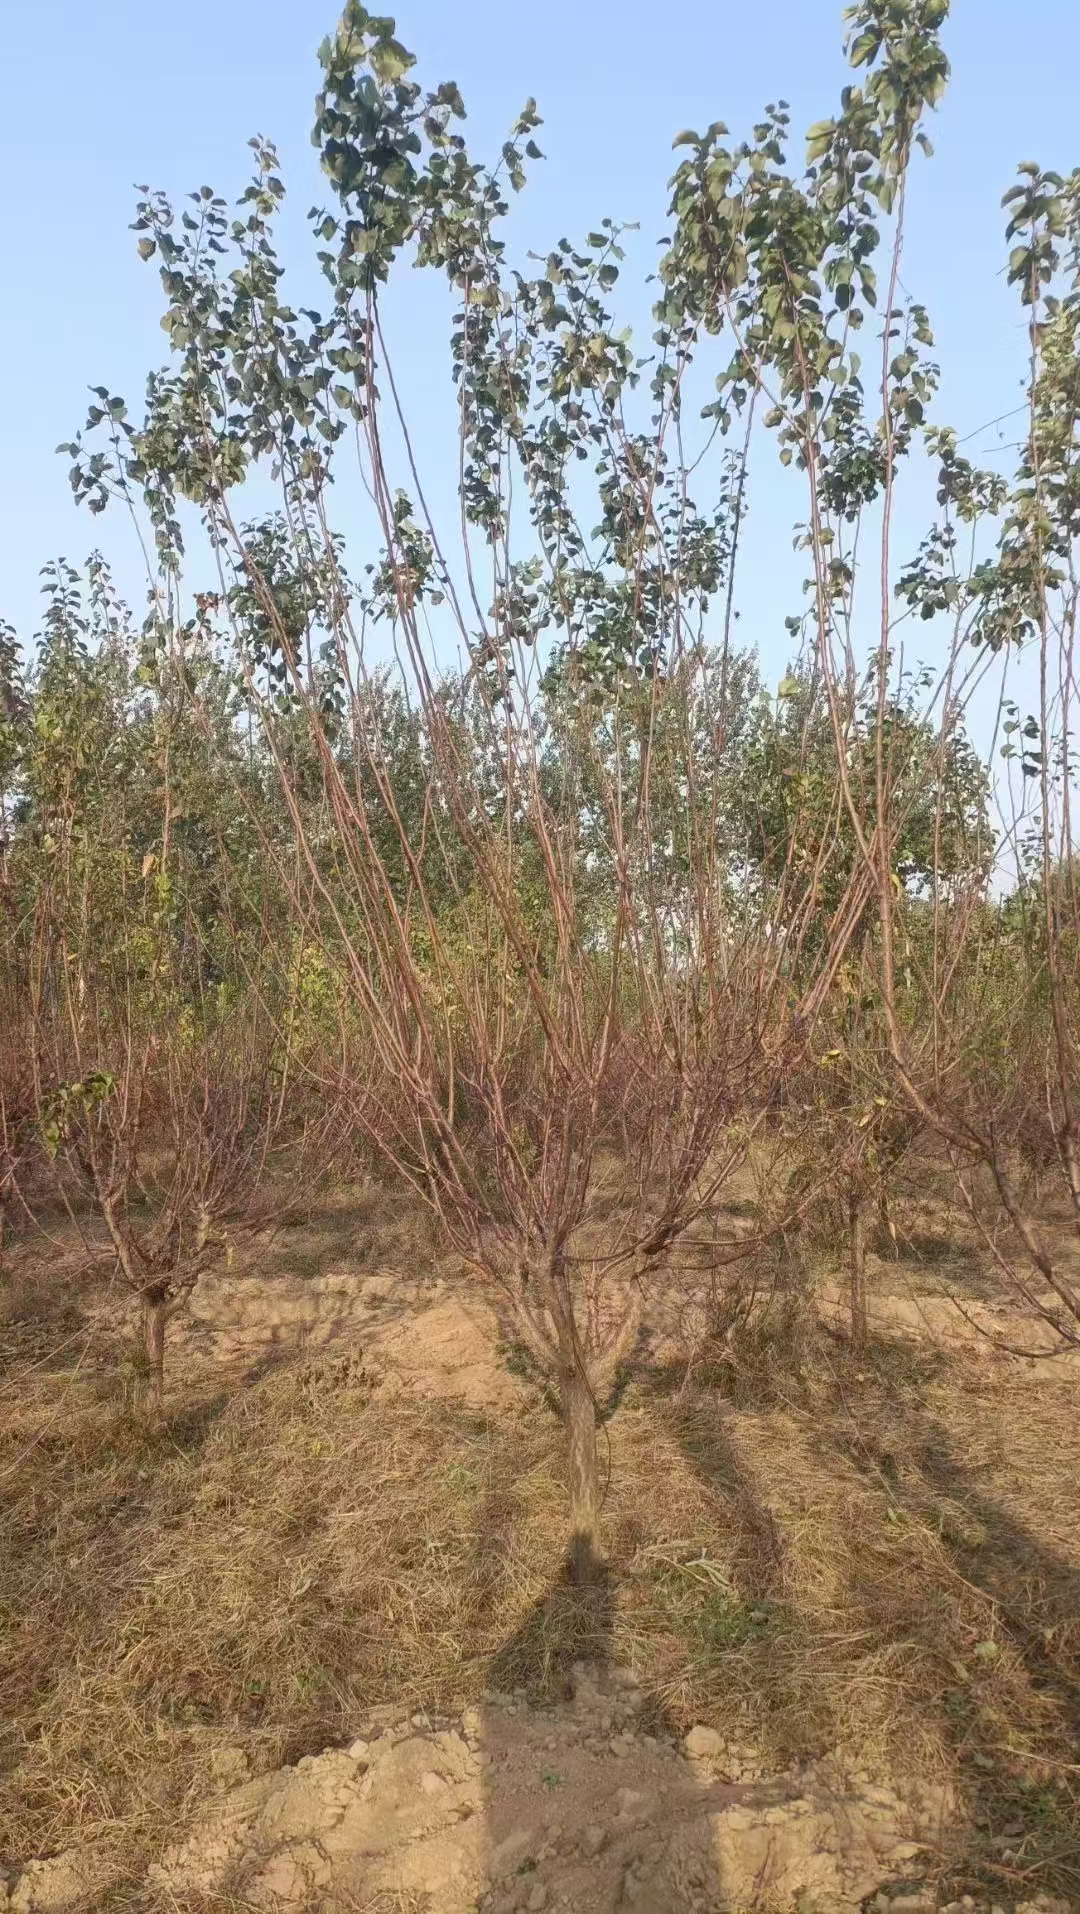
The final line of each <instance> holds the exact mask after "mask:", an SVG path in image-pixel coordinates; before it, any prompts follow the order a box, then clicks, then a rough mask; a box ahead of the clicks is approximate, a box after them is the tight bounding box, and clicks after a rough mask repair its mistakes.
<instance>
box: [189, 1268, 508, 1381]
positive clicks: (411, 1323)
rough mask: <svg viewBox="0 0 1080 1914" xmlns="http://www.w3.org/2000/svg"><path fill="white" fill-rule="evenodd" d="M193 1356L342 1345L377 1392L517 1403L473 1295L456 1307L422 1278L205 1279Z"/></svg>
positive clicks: (486, 1315)
mask: <svg viewBox="0 0 1080 1914" xmlns="http://www.w3.org/2000/svg"><path fill="white" fill-rule="evenodd" d="M185 1334H186V1339H187V1342H188V1344H189V1346H190V1352H191V1353H192V1354H194V1353H196V1352H198V1353H200V1354H202V1355H203V1356H205V1357H209V1358H210V1359H211V1360H213V1361H214V1362H223V1363H235V1362H236V1361H238V1360H242V1359H244V1358H247V1359H250V1358H252V1357H259V1356H261V1355H265V1354H266V1353H268V1352H271V1351H273V1352H274V1353H275V1354H280V1355H283V1356H284V1355H289V1354H294V1353H297V1352H300V1351H317V1350H320V1349H323V1348H325V1347H327V1345H329V1344H332V1343H335V1342H337V1341H339V1340H341V1339H344V1340H346V1341H349V1342H351V1343H355V1344H358V1345H360V1346H361V1347H362V1348H363V1352H364V1360H365V1364H367V1365H368V1366H370V1368H371V1370H372V1379H373V1381H374V1382H375V1383H376V1385H377V1386H380V1387H382V1388H384V1389H386V1390H388V1391H394V1390H395V1389H403V1390H405V1391H406V1392H407V1393H408V1394H410V1395H416V1396H421V1397H424V1398H425V1399H427V1400H434V1399H435V1398H438V1397H442V1398H445V1399H448V1400H455V1399H456V1400H458V1401H464V1402H469V1403H472V1404H474V1405H476V1406H477V1407H484V1408H491V1407H492V1406H497V1405H498V1404H499V1403H508V1402H510V1401H513V1400H515V1399H517V1398H518V1397H519V1395H520V1385H519V1384H518V1383H516V1382H515V1380H514V1378H513V1377H512V1376H511V1375H509V1373H508V1372H507V1370H506V1369H504V1368H503V1367H502V1365H501V1364H500V1363H499V1361H498V1359H497V1356H496V1354H495V1351H496V1349H497V1347H498V1344H499V1326H498V1323H497V1321H496V1319H495V1316H494V1313H493V1312H492V1310H491V1309H490V1308H489V1307H488V1306H487V1304H486V1303H485V1302H484V1301H483V1300H482V1299H481V1298H480V1297H479V1296H476V1295H470V1296H469V1297H468V1299H467V1300H466V1299H463V1298H462V1296H461V1294H460V1292H459V1293H457V1294H454V1295H451V1294H448V1293H447V1291H446V1287H445V1285H444V1284H443V1283H442V1282H440V1281H438V1280H437V1279H433V1278H432V1277H431V1276H430V1274H428V1273H425V1274H424V1275H423V1276H421V1277H413V1278H410V1277H408V1276H405V1275H402V1274H401V1272H399V1271H394V1270H375V1271H372V1270H348V1269H340V1270H330V1271H328V1272H327V1273H326V1274H325V1275H322V1276H310V1277H297V1276H289V1275H282V1274H275V1275H273V1276H269V1277H263V1276H258V1275H252V1276H227V1277H214V1276H208V1277H204V1278H203V1280H202V1282H201V1283H200V1284H199V1285H198V1287H197V1289H196V1290H195V1292H194V1294H193V1296H192V1299H191V1304H190V1310H189V1314H188V1317H187V1319H186V1322H185V1323H184V1326H183V1330H182V1331H181V1335H185Z"/></svg>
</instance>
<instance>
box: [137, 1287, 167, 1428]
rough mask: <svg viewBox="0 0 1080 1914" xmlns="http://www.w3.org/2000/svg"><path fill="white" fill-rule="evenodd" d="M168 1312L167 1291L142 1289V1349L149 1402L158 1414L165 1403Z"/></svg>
mask: <svg viewBox="0 0 1080 1914" xmlns="http://www.w3.org/2000/svg"><path fill="white" fill-rule="evenodd" d="M168 1313H169V1299H168V1292H167V1291H166V1290H164V1289H160V1288H155V1289H144V1290H143V1291H142V1332H143V1349H144V1352H145V1355H146V1362H147V1367H148V1369H149V1372H150V1404H151V1407H152V1409H153V1411H154V1414H155V1415H160V1414H161V1412H162V1409H163V1407H164V1403H165V1324H166V1321H167V1319H168Z"/></svg>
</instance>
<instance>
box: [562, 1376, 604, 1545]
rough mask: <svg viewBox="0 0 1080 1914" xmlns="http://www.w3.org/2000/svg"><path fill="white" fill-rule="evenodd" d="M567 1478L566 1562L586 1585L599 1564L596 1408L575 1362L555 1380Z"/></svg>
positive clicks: (598, 1473)
mask: <svg viewBox="0 0 1080 1914" xmlns="http://www.w3.org/2000/svg"><path fill="white" fill-rule="evenodd" d="M559 1397H560V1401H561V1405H562V1418H563V1425H564V1427H565V1429H566V1447H567V1458H568V1463H569V1476H570V1547H569V1551H568V1562H569V1567H570V1574H571V1577H572V1579H573V1580H574V1581H575V1582H587V1581H590V1580H591V1579H592V1576H593V1572H594V1570H595V1568H596V1566H597V1564H598V1562H599V1548H598V1543H599V1532H600V1466H599V1460H598V1456H597V1447H596V1408H595V1404H594V1402H593V1396H592V1391H591V1389H590V1388H589V1384H588V1380H587V1378H586V1376H585V1375H584V1373H583V1371H582V1368H581V1365H580V1363H579V1362H574V1363H572V1364H568V1365H567V1366H566V1367H565V1368H564V1369H563V1371H562V1374H561V1377H560V1381H559Z"/></svg>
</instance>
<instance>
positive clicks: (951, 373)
mask: <svg viewBox="0 0 1080 1914" xmlns="http://www.w3.org/2000/svg"><path fill="white" fill-rule="evenodd" d="M840 15H841V7H840V5H839V4H838V0H758V4H757V5H756V6H753V7H748V6H746V4H745V0H737V3H736V0H681V3H680V4H677V5H669V6H667V7H664V8H646V7H645V6H644V5H642V4H641V0H548V4H547V5H546V6H544V7H527V8H521V7H518V8H510V7H507V6H506V5H504V4H499V3H498V0H469V3H468V4H467V5H466V6H464V7H458V8H454V9H451V8H447V7H445V6H440V5H437V4H436V3H435V0H412V4H411V5H410V6H409V7H408V8H407V9H403V10H401V11H399V13H398V31H399V34H400V36H401V37H402V39H404V41H405V43H406V44H407V45H409V46H410V47H411V48H412V49H413V50H414V51H415V52H416V53H417V54H418V55H419V57H420V65H419V69H418V72H419V77H420V78H421V79H422V80H424V81H425V82H427V83H431V84H434V83H436V82H437V81H439V80H441V79H444V78H453V79H456V80H457V81H458V83H459V85H460V87H461V89H462V92H463V94H464V96H465V100H466V104H467V106H468V109H469V125H468V129H467V130H468V132H469V135H470V140H471V141H472V142H475V144H476V147H477V148H478V150H481V151H482V150H492V149H493V148H494V147H495V146H496V144H497V142H498V141H499V140H500V139H501V137H502V134H503V131H504V129H505V128H506V126H507V125H508V123H509V121H510V120H511V119H512V118H513V116H514V115H515V113H516V112H517V110H518V108H519V107H520V105H521V104H522V102H523V101H524V99H525V97H526V96H527V95H528V94H530V93H531V94H534V95H535V96H536V98H537V101H538V105H539V109H540V111H541V113H542V114H543V116H544V122H545V124H544V127H543V129H542V132H541V133H540V135H539V138H540V143H541V145H542V147H543V149H544V152H545V154H546V156H547V157H546V161H545V163H544V165H542V166H540V167H537V168H536V169H535V171H534V175H533V180H532V183H531V184H530V186H529V189H528V191H527V193H526V194H525V196H524V198H523V200H522V202H521V203H520V205H519V206H518V208H517V209H516V211H517V230H518V238H519V243H520V244H523V245H530V246H535V247H537V248H540V247H542V248H543V249H544V250H546V249H547V246H548V245H549V244H550V243H551V242H552V241H554V240H556V239H557V238H558V237H559V236H560V235H561V234H563V233H567V234H569V235H570V236H573V234H574V233H576V232H583V231H585V230H586V229H588V228H589V227H590V226H594V225H595V224H596V222H597V220H598V219H599V218H600V217H601V216H602V215H604V214H610V215H612V216H613V217H615V218H617V219H626V220H634V219H637V220H640V222H641V236H640V240H639V241H638V242H637V243H636V248H635V250H636V255H637V257H638V258H639V260H640V262H641V270H642V272H644V271H645V270H647V267H648V264H649V263H651V257H652V252H651V248H652V243H653V241H654V239H655V238H656V237H657V236H658V235H659V234H660V233H662V232H663V231H664V229H665V219H664V207H665V183H666V180H667V178H668V175H669V173H670V171H671V168H672V164H673V159H672V153H671V141H672V137H673V136H674V134H676V133H677V132H678V131H679V130H680V129H681V128H683V127H686V126H691V127H693V126H702V125H705V124H707V123H708V122H709V121H711V120H713V119H716V118H722V119H724V120H726V121H727V123H728V125H729V126H730V127H731V129H732V132H733V134H736V135H738V134H740V133H741V132H742V131H743V129H744V128H745V127H746V126H747V125H748V124H749V123H750V122H751V121H752V120H753V119H754V118H755V117H756V116H757V113H758V111H759V109H760V107H761V105H762V104H763V103H764V102H765V101H766V100H772V99H776V98H778V97H784V98H786V99H788V100H789V101H790V102H791V104H792V107H793V109H794V120H795V124H796V126H797V127H801V126H804V125H806V124H809V123H810V122H811V121H813V120H815V119H818V118H821V117H823V116H827V115H828V114H829V112H830V111H831V110H832V107H833V104H834V101H835V99H836V95H837V91H838V88H839V86H840V85H841V84H842V82H843V77H844V71H845V69H844V67H843V62H842V57H841V53H840V42H841V20H840ZM333 20H334V8H333V0H330V4H329V5H326V6H324V5H323V4H322V0H184V4H183V5H182V6H169V7H166V6H163V5H162V4H161V0H98V4H97V5H96V6H93V7H88V6H87V5H86V4H85V0H78V4H76V3H75V0H53V5H52V6H51V7H50V8H49V9H48V10H38V9H33V8H29V7H25V6H23V7H17V8H13V9H11V10H10V14H9V19H8V21H7V27H6V34H5V49H4V55H5V57H4V61H3V69H2V72H0V181H2V182H3V184H2V187H0V192H2V195H3V226H2V231H3V236H4V247H5V257H6V260H7V263H8V272H7V275H6V284H7V288H8V291H7V296H6V299H5V300H4V302H3V305H2V309H0V363H2V364H3V366H4V369H5V375H6V386H7V392H6V405H5V413H6V431H5V450H6V457H5V459H4V461H3V466H2V468H0V486H2V488H3V497H2V501H0V504H2V511H0V527H2V532H0V615H4V616H7V617H8V618H10V619H12V621H13V622H15V624H16V626H17V628H18V629H19V630H20V631H21V632H22V633H23V634H24V635H26V636H29V634H30V633H31V632H32V631H33V629H34V628H35V625H36V622H37V617H38V601H37V573H38V569H39V567H40V566H41V564H42V563H43V562H44V561H45V560H46V559H47V558H49V557H51V556H54V555H56V554H59V553H63V554H64V555H66V556H67V557H69V558H70V559H72V560H73V561H76V562H78V561H79V560H81V559H82V558H83V557H84V556H85V554H86V552H87V551H88V550H89V549H91V548H92V546H93V545H94V544H95V543H100V544H101V545H102V546H103V548H104V549H105V550H106V552H107V554H108V555H109V556H110V557H113V558H114V560H115V562H116V566H117V571H118V575H119V577H120V580H121V582H122V583H123V584H124V585H125V587H126V588H127V589H129V590H130V591H131V592H132V594H133V596H136V598H137V597H138V591H139V585H138V573H137V570H136V568H135V565H134V559H133V554H132V552H131V549H130V546H129V545H128V543H127V537H126V534H125V531H124V528H123V526H122V525H121V523H120V522H119V521H117V522H116V523H115V524H114V523H112V522H111V521H110V519H108V518H107V519H105V520H104V521H102V520H98V521H92V520H91V519H89V517H88V516H87V515H86V514H85V513H81V512H77V511H76V509H75V507H74V505H73V504H72V502H71V499H70V495H69V493H68V488H67V480H66V468H65V462H64V460H63V459H61V458H58V457H56V456H55V453H54V447H55V445H56V443H57V442H58V441H59V440H62V439H65V438H67V437H68V436H70V434H71V433H72V431H73V429H74V428H75V427H76V426H78V425H79V424H80V423H81V420H82V418H83V415H84V412H85V406H86V403H87V392H86V388H87V386H88V385H90V384H93V383H97V382H102V383H105V384H107V385H108V386H109V387H110V389H111V390H113V391H119V392H122V393H124V394H125V396H127V397H129V399H130V398H134V399H136V400H137V398H138V395H139V391H140V388H141V385H142V381H143V378H144V375H145V372H146V369H147V368H148V366H149V365H151V364H153V363H155V362H157V361H158V360H160V359H161V358H163V357H164V343H165V342H164V335H163V334H162V332H161V331H160V329H159V326H158V315H159V311H160V307H159V300H158V294H159V289H158V285H157V280H156V274H155V272H154V270H153V268H147V267H144V266H142V265H141V264H140V262H139V261H138V259H137V257H136V254H135V247H134V236H133V235H132V234H131V232H130V231H129V230H128V226H129V221H130V219H131V217H132V209H133V201H134V196H135V195H134V191H133V186H134V182H136V181H138V182H140V183H141V182H146V183H148V184H150V185H153V186H163V187H165V188H166V189H168V190H170V191H171V192H174V193H180V192H182V191H184V190H186V189H187V188H189V187H193V186H198V185H200V184H201V183H203V182H204V181H205V182H207V183H209V184H212V185H214V186H215V187H216V188H218V189H220V190H222V191H224V192H226V193H232V192H234V191H235V190H237V189H238V188H239V187H240V186H241V185H242V184H243V182H244V179H245V177H246V164H247V160H248V157H249V156H248V153H247V148H246V145H245V141H246V139H247V137H248V136H249V135H250V134H251V133H254V132H261V133H265V134H267V135H269V136H270V137H271V138H273V139H275V140H276V142H277V144H278V146H279V149H280V152H281V157H282V164H283V168H284V173H285V178H286V181H287V184H288V185H289V189H290V203H291V222H292V223H291V225H290V226H287V229H286V230H287V234H288V237H287V241H286V253H287V256H288V257H290V258H291V257H295V258H296V260H297V261H298V262H299V261H303V259H304V258H305V248H304V229H303V223H302V222H303V214H304V213H305V211H306V209H307V207H308V206H309V205H310V204H311V203H312V201H313V200H320V201H321V200H325V199H326V197H327V195H326V194H325V192H324V189H323V185H322V182H321V180H320V176H319V174H318V170H317V165H316V159H315V154H314V152H313V149H312V148H311V146H310V143H309V127H310V121H311V103H312V97H313V94H314V91H315V87H316V84H317V77H318V70H317V66H316V61H315V49H316V47H317V45H318V42H319V40H320V38H321V37H322V35H323V33H324V32H326V31H327V30H328V29H329V28H330V27H331V26H332V24H333ZM948 47H949V52H950V55H951V58H952V60H953V68H954V72H953V83H952V87H951V89H950V92H949V95H948V97H947V99H946V102H945V104H944V106H943V108H942V109H941V111H940V112H939V114H938V115H937V123H936V125H935V126H934V128H933V133H934V139H935V144H936V147H937V156H936V158H935V160H934V161H933V163H932V164H931V165H929V166H927V165H920V166H919V168H918V176H917V180H916V185H915V190H914V195H913V203H912V211H911V220H910V235H911V236H910V239H909V242H908V246H907V251H906V255H905V263H904V278H905V282H906V284H907V285H908V287H909V289H910V290H911V291H912V293H914V294H916V295H917V296H919V297H920V298H922V299H923V300H924V302H925V303H926V304H927V305H928V306H929V308H930V311H931V316H932V319H933V322H934V325H935V330H936V333H937V338H938V348H939V356H940V358H941V360H942V363H943V367H944V370H945V384H944V393H943V407H942V409H943V411H944V413H945V414H946V415H947V416H948V417H949V418H951V420H952V421H953V422H954V423H955V424H956V425H957V427H958V429H959V430H960V431H961V432H962V433H969V432H973V431H974V430H975V429H976V428H979V427H981V426H983V425H984V423H985V422H986V421H987V420H989V419H991V418H992V417H994V415H995V414H998V413H1003V412H1007V411H1008V410H1009V408H1011V407H1013V406H1015V405H1017V404H1018V402H1019V400H1020V397H1021V383H1022V376H1023V337H1022V327H1021V324H1020V320H1019V316H1018V313H1017V310H1016V307H1015V303H1014V300H1013V298H1012V296H1011V295H1010V294H1009V293H1008V292H1007V291H1006V289H1005V287H1004V283H1003V280H1002V276H1001V266H1002V261H1003V258H1004V242H1003V231H1002V215H1001V212H1000V208H999V200H1000V196H1001V193H1002V191H1003V190H1004V189H1005V188H1006V187H1007V186H1008V185H1009V184H1010V183H1011V180H1012V177H1013V173H1014V167H1015V163H1016V162H1017V161H1019V160H1021V159H1027V158H1035V159H1039V160H1041V161H1043V162H1044V163H1046V164H1050V165H1057V166H1060V167H1068V166H1071V165H1072V164H1073V163H1074V162H1077V161H1080V127H1078V126H1077V116H1076V107H1075V84H1076V73H1077V71H1078V70H1080V7H1078V6H1077V5H1076V0H1027V4H1026V5H1025V6H1024V7H1023V8H1022V9H1018V8H1017V7H1016V6H1015V4H1013V0H954V18H953V20H952V22H951V24H950V26H949V29H948ZM414 288H415V293H414ZM308 291H309V292H310V293H314V292H315V287H314V285H313V284H312V285H310V286H309V288H308ZM316 296H317V295H316ZM628 316H630V317H634V318H636V319H644V318H645V317H646V316H647V294H642V293H641V292H640V291H639V292H638V293H637V294H636V295H635V294H633V293H632V294H631V295H630V303H629V310H628ZM432 317H433V308H432V305H431V301H430V297H429V296H428V295H427V294H426V293H425V291H424V289H423V287H422V286H421V285H420V283H419V281H418V280H413V281H410V282H408V284H407V285H406V287H405V288H404V289H403V292H402V293H401V294H399V296H398V301H397V306H396V324H397V331H398V335H399V337H400V339H401V348H402V352H403V362H404V365H405V367H406V371H407V372H408V373H409V374H411V384H409V388H408V389H409V391H410V394H411V399H412V404H411V408H410V409H411V412H412V415H413V417H414V419H415V418H417V417H418V418H419V420H420V427H419V430H420V444H421V451H422V455H423V450H424V441H425V437H426V438H427V439H428V440H429V441H430V445H431V448H432V449H433V450H434V449H435V448H436V447H437V443H438V439H437V434H435V433H433V432H432V431H431V430H430V429H427V430H425V426H424V420H425V419H427V420H428V421H432V420H434V421H437V420H438V418H439V416H440V412H441V409H442V407H443V406H445V405H446V404H447V403H448V393H447V391H446V389H445V387H444V386H443V384H442V378H441V368H440V367H439V366H438V364H437V362H436V361H434V360H433V359H432V357H431V355H430V353H429V351H428V350H427V347H426V341H427V337H428V335H427V332H426V327H427V326H428V324H429V323H430V321H431V319H432ZM644 330H645V334H646V337H647V328H645V329H644ZM436 375H438V380H439V383H438V387H437V388H436V386H435V384H434V383H433V381H434V379H435V377H436ZM407 383H408V381H407ZM1011 429H1012V431H1013V432H1015V430H1016V421H1015V420H1014V421H1012V427H1011ZM1009 433H1010V424H1009V422H1008V421H1006V423H1005V424H1004V425H1003V426H1001V427H999V428H995V429H991V430H989V431H987V432H985V433H984V434H983V435H982V436H981V438H978V439H975V440H973V442H972V445H973V447H974V449H975V450H978V451H983V452H991V451H993V450H994V448H995V447H997V448H998V450H999V453H1000V450H1001V444H1002V441H1004V440H1005V439H1007V437H1008V436H1009ZM702 502H704V501H702ZM791 515H792V513H791V510H790V509H789V495H788V494H786V493H785V492H784V490H783V489H782V487H781V481H780V478H779V475H777V476H776V477H772V476H770V475H768V474H766V475H763V477H762V479H761V480H760V481H759V484H758V490H757V492H756V493H755V495H754V514H753V519H752V536H751V539H750V543H749V545H748V547H747V562H746V569H745V570H744V573H743V583H742V591H741V599H742V606H743V624H742V630H743V634H744V637H745V638H746V639H747V640H753V641H754V642H756V643H758V644H759V645H760V646H761V649H762V653H763V657H764V658H765V661H766V664H767V666H769V667H770V668H771V667H772V666H773V665H774V664H776V665H777V667H779V664H780V663H781V662H782V652H783V648H784V644H785V640H784V636H783V632H782V629H781V628H780V627H781V622H782V617H783V613H784V612H785V611H789V610H797V609H798V608H799V596H798V581H799V579H800V578H801V575H802V561H801V560H797V559H793V557H792V554H791V549H790V547H791V540H790V535H789V532H788V522H789V520H790V517H791ZM910 530H911V534H912V538H914V537H915V536H916V535H917V531H918V527H917V525H916V524H915V522H914V521H912V524H911V528H910Z"/></svg>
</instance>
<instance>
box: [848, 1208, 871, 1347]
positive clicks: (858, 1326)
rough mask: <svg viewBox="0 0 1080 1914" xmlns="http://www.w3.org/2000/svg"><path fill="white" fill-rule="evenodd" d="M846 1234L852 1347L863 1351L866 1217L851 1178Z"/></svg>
mask: <svg viewBox="0 0 1080 1914" xmlns="http://www.w3.org/2000/svg"><path fill="white" fill-rule="evenodd" d="M848 1231H849V1236H850V1250H851V1346H852V1348H853V1349H855V1350H857V1351H862V1350H863V1349H865V1347H866V1342H867V1335H868V1331H869V1323H868V1319H867V1309H866V1216H865V1212H864V1208H863V1195H862V1190H861V1189H860V1188H859V1184H858V1181H857V1179H856V1178H855V1177H853V1178H852V1180H851V1182H850V1184H849V1185H848Z"/></svg>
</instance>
